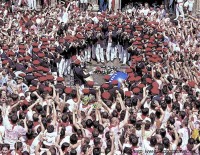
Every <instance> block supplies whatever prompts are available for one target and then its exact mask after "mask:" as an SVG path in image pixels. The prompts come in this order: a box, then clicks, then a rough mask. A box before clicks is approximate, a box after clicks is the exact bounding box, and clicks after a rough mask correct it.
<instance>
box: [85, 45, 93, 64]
mask: <svg viewBox="0 0 200 155" xmlns="http://www.w3.org/2000/svg"><path fill="white" fill-rule="evenodd" d="M91 53H92V48H91V47H90V46H89V47H88V48H86V49H85V60H86V62H90V60H91Z"/></svg>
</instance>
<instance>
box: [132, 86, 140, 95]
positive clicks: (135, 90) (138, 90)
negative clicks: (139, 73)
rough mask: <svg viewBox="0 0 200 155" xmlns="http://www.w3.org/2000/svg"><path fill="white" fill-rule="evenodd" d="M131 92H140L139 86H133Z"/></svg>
mask: <svg viewBox="0 0 200 155" xmlns="http://www.w3.org/2000/svg"><path fill="white" fill-rule="evenodd" d="M132 92H133V93H135V94H137V93H139V92H140V88H137V87H136V88H134V89H133V90H132Z"/></svg>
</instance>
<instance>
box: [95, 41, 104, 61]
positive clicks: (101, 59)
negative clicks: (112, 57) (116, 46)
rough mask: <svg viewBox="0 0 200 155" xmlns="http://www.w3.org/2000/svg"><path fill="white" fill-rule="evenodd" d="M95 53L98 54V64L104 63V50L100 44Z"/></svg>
mask: <svg viewBox="0 0 200 155" xmlns="http://www.w3.org/2000/svg"><path fill="white" fill-rule="evenodd" d="M95 52H96V58H97V61H98V62H104V53H103V48H102V47H101V45H100V44H97V47H96V50H95Z"/></svg>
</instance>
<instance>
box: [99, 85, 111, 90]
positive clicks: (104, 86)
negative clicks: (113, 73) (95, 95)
mask: <svg viewBox="0 0 200 155" xmlns="http://www.w3.org/2000/svg"><path fill="white" fill-rule="evenodd" d="M101 87H102V88H103V89H106V90H108V89H109V87H110V86H109V84H107V83H104V84H102V85H101Z"/></svg>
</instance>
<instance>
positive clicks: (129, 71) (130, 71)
mask: <svg viewBox="0 0 200 155" xmlns="http://www.w3.org/2000/svg"><path fill="white" fill-rule="evenodd" d="M125 72H126V73H132V72H133V70H132V69H131V68H127V69H126V71H125Z"/></svg>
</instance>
